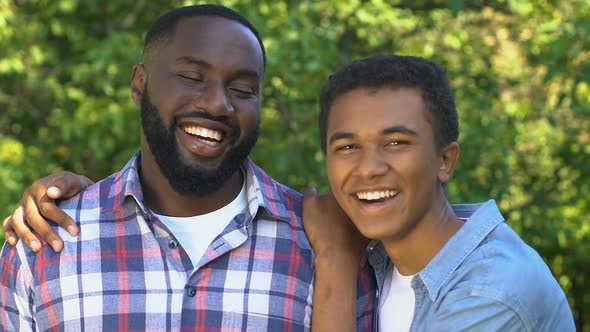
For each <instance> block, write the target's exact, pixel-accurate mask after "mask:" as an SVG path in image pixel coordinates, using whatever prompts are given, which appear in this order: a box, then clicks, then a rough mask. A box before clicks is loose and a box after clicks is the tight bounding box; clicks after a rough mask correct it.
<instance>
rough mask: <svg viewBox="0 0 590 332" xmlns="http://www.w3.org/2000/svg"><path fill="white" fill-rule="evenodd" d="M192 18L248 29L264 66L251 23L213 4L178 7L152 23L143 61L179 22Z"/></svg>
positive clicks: (256, 34) (263, 55)
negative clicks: (218, 19) (213, 19)
mask: <svg viewBox="0 0 590 332" xmlns="http://www.w3.org/2000/svg"><path fill="white" fill-rule="evenodd" d="M194 16H217V17H222V18H226V19H228V20H232V21H235V22H238V23H240V24H242V25H243V26H245V27H246V28H248V30H250V31H251V32H252V33H253V34H254V36H256V39H257V40H258V44H260V49H261V50H262V60H263V64H264V65H265V66H266V50H265V48H264V43H263V42H262V39H261V38H260V35H259V34H258V31H257V30H256V28H255V27H254V26H253V25H252V23H250V22H249V21H248V20H247V19H246V18H245V17H244V16H242V15H241V14H240V13H238V12H237V11H235V10H233V9H231V8H228V7H225V6H221V5H214V4H205V5H193V6H185V7H180V8H176V9H173V10H171V11H169V12H167V13H165V14H163V15H162V16H160V17H159V18H158V19H157V20H156V21H155V22H154V24H152V26H151V27H150V29H149V30H148V32H147V34H146V35H145V41H144V47H143V58H144V61H146V58H149V56H150V52H151V51H152V50H153V49H156V48H157V47H158V46H159V45H160V44H162V43H164V42H166V41H168V39H169V38H170V37H171V36H172V35H173V34H174V29H175V28H176V25H177V24H178V22H180V21H181V20H182V19H184V18H189V17H194Z"/></svg>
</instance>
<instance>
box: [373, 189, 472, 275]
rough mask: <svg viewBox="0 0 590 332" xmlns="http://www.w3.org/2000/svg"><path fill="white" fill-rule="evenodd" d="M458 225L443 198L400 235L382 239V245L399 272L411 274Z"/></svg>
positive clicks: (447, 238) (460, 223)
mask: <svg viewBox="0 0 590 332" xmlns="http://www.w3.org/2000/svg"><path fill="white" fill-rule="evenodd" d="M462 225H463V221H461V219H459V217H457V216H456V215H455V213H454V212H453V209H452V207H451V205H450V204H449V203H448V201H447V200H446V198H445V199H444V200H441V201H440V203H439V204H437V205H436V206H433V208H432V209H431V210H430V211H429V212H428V214H427V215H425V216H424V217H423V219H422V220H421V221H420V222H419V223H418V224H417V225H416V227H414V228H413V229H412V230H411V231H410V232H409V233H408V234H406V235H405V236H404V237H402V238H400V239H395V240H387V239H385V240H383V244H384V246H385V250H386V251H387V254H388V255H389V258H390V259H391V260H392V261H393V263H394V264H395V266H396V267H397V269H398V270H399V272H400V273H401V274H402V275H414V274H416V273H418V272H420V271H422V270H423V269H424V268H425V267H426V266H427V265H428V263H430V261H431V260H432V259H433V258H434V257H435V256H436V254H438V252H439V251H440V250H441V249H442V248H443V247H444V246H445V244H446V243H447V242H448V241H449V240H450V239H451V238H452V237H453V235H455V233H457V231H458V230H459V229H460V228H461V226H462Z"/></svg>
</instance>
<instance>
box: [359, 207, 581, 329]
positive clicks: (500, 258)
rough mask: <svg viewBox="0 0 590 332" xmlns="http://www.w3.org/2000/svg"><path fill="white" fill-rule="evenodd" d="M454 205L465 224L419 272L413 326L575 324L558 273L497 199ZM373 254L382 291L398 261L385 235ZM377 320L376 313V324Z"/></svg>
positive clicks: (539, 326) (537, 326)
mask: <svg viewBox="0 0 590 332" xmlns="http://www.w3.org/2000/svg"><path fill="white" fill-rule="evenodd" d="M453 209H454V211H455V213H456V214H457V215H458V216H459V217H460V218H462V219H464V220H466V221H465V225H463V227H461V229H460V230H459V231H458V232H457V233H456V234H455V235H454V236H453V237H452V238H451V239H450V240H449V241H448V242H447V244H446V245H445V246H444V247H443V248H442V249H441V251H440V252H439V253H438V254H437V255H436V256H435V257H434V258H433V259H432V261H430V263H429V264H428V265H427V266H426V267H425V268H424V269H423V270H422V271H421V272H419V273H417V274H416V275H415V276H414V278H413V279H412V288H413V289H414V292H415V296H416V305H415V309H414V319H413V322H412V326H411V328H410V331H420V332H423V331H575V327H574V321H573V317H572V313H571V309H570V307H569V304H568V302H567V298H566V296H565V294H564V292H563V291H562V289H561V288H560V286H559V284H558V283H557V281H556V280H555V277H553V275H552V273H551V271H550V270H549V268H548V267H547V265H546V264H545V262H544V261H543V259H542V258H541V257H540V256H539V254H537V252H536V251H535V250H534V249H532V248H531V247H529V246H528V245H527V244H526V243H524V242H523V241H522V239H521V238H520V237H519V236H518V235H517V234H516V233H515V232H514V231H513V230H512V228H510V227H509V226H508V225H507V224H506V223H505V222H504V218H503V217H502V215H501V213H500V211H499V210H498V207H497V205H496V203H495V202H494V201H493V200H490V201H488V202H486V203H482V204H465V205H455V206H453ZM369 261H370V263H371V265H372V266H373V268H374V269H375V272H376V277H377V284H378V289H379V291H381V289H382V287H383V280H384V279H385V272H386V271H387V267H388V265H389V264H392V262H391V261H390V260H389V258H388V257H387V254H386V252H385V250H384V248H383V245H382V244H381V243H379V244H377V245H376V246H375V248H374V249H373V250H372V251H371V253H370V256H369ZM378 307H379V306H378V305H376V306H375V308H378ZM379 314H380V315H395V313H385V312H380V313H379ZM377 322H378V317H377V315H375V323H374V326H378V324H377Z"/></svg>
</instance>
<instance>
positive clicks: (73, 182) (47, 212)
mask: <svg viewBox="0 0 590 332" xmlns="http://www.w3.org/2000/svg"><path fill="white" fill-rule="evenodd" d="M92 184H93V182H92V181H90V180H89V179H88V178H87V177H85V176H81V175H77V174H74V173H71V172H59V173H56V174H53V175H50V176H48V177H45V178H43V179H40V180H37V181H35V182H34V183H33V185H32V186H31V188H30V189H29V190H28V192H29V193H30V195H31V196H32V201H31V200H29V199H26V200H23V201H24V207H25V211H27V222H28V223H29V225H30V226H31V227H32V228H33V229H34V230H35V231H37V232H38V233H39V234H40V235H41V236H42V237H43V238H44V239H45V240H46V241H48V243H50V244H51V243H52V241H57V243H56V244H60V243H61V239H60V238H59V237H57V234H56V233H55V232H54V231H53V230H51V231H49V229H48V228H46V226H47V225H45V224H46V222H42V218H40V216H42V217H44V218H45V219H50V220H52V221H54V222H55V223H57V224H58V225H59V226H60V227H62V228H63V229H65V230H67V231H68V233H70V234H71V235H72V236H77V235H78V232H79V229H78V226H77V225H76V223H75V222H74V220H73V219H72V218H71V217H70V216H69V215H68V214H67V213H65V212H63V211H62V210H61V209H60V208H59V207H58V206H56V205H55V201H54V200H56V199H67V198H70V197H72V196H74V195H76V194H78V193H79V192H80V191H82V190H83V189H85V188H87V187H88V186H90V185H92ZM26 195H27V193H26V192H25V196H26ZM25 196H23V198H28V197H25ZM31 203H34V204H31ZM29 211H30V212H29ZM29 215H31V218H29ZM45 234H46V235H48V236H49V237H50V238H49V239H48V238H45V236H44V235H45ZM54 234H55V236H54ZM56 237H57V238H56ZM54 249H55V248H54Z"/></svg>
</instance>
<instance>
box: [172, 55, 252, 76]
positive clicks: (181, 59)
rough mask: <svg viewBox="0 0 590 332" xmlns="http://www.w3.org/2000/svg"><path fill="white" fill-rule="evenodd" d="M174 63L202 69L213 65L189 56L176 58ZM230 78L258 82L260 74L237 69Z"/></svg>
mask: <svg viewBox="0 0 590 332" xmlns="http://www.w3.org/2000/svg"><path fill="white" fill-rule="evenodd" d="M175 62H176V63H178V64H190V65H197V66H200V67H203V68H211V67H213V65H211V64H210V63H209V62H207V61H204V60H201V59H198V58H195V57H193V56H190V55H187V56H181V57H179V58H177V59H176V61H175ZM232 76H233V77H250V78H254V79H256V80H258V81H260V73H258V71H256V70H253V69H247V68H244V69H238V70H236V71H234V72H233V73H232Z"/></svg>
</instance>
